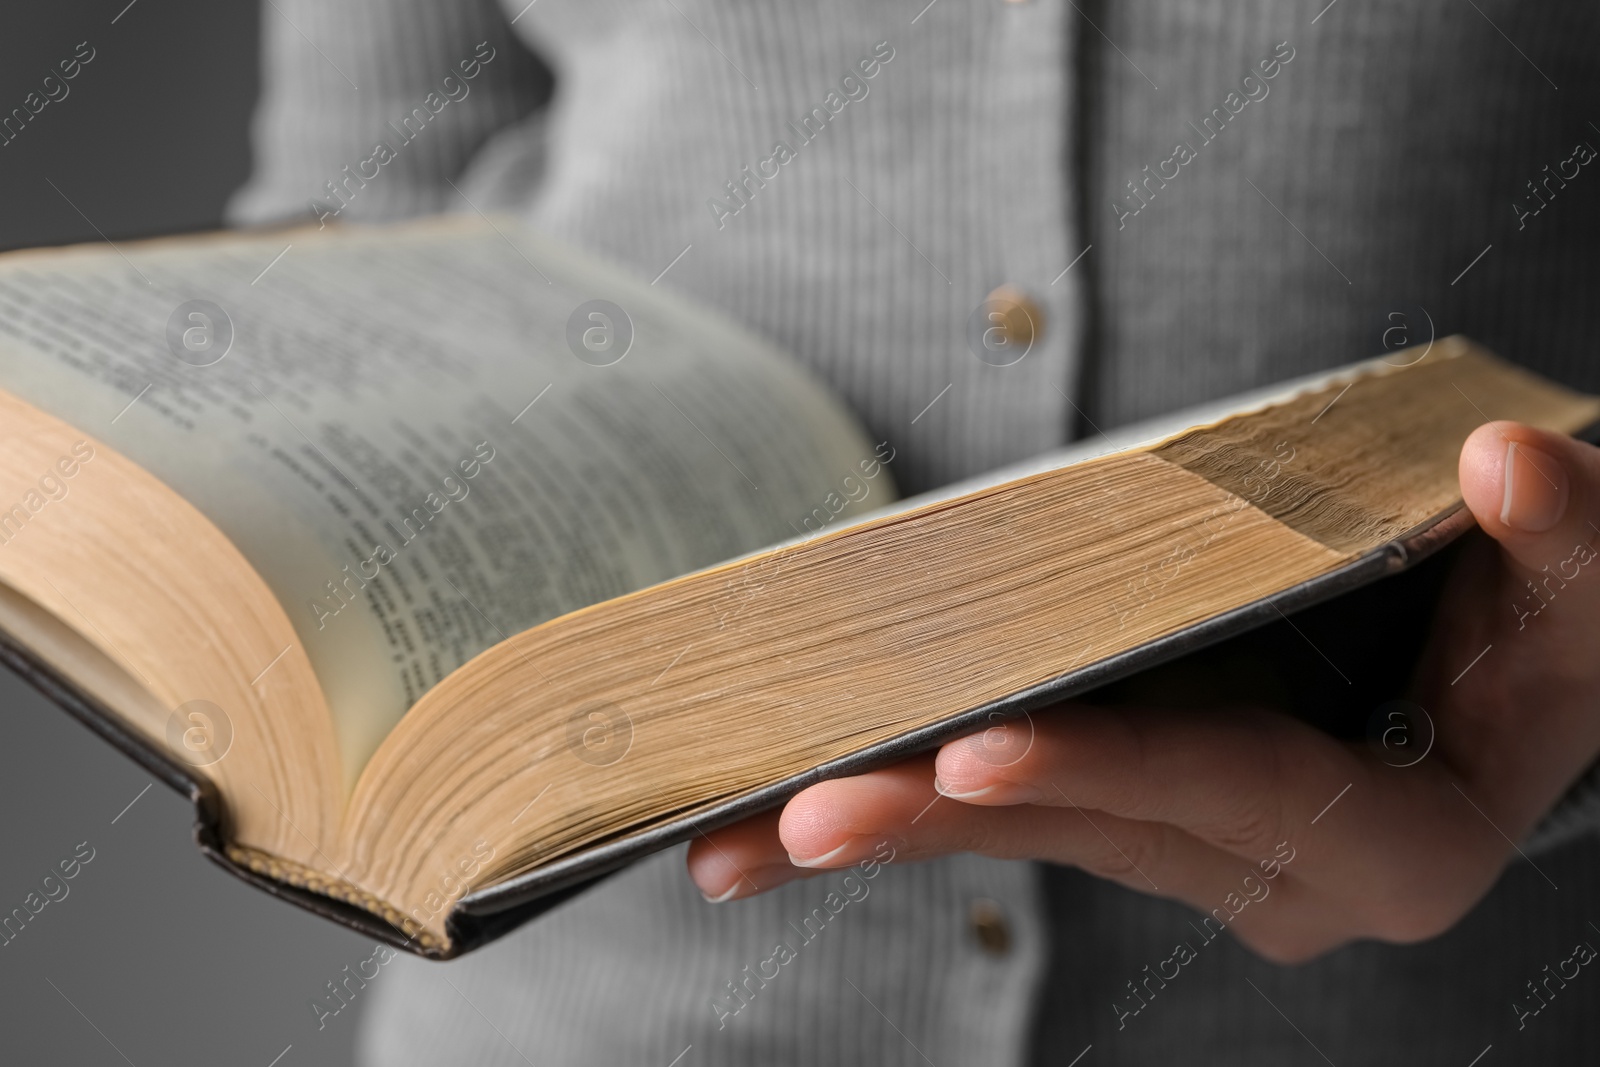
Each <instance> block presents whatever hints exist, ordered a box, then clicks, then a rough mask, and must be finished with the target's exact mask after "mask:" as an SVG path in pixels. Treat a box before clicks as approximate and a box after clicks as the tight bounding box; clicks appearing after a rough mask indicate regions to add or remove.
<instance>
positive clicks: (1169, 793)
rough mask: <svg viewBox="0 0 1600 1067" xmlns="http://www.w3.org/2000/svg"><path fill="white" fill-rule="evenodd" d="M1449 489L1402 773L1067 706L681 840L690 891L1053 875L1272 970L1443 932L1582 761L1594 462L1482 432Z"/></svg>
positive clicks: (1318, 747)
mask: <svg viewBox="0 0 1600 1067" xmlns="http://www.w3.org/2000/svg"><path fill="white" fill-rule="evenodd" d="M1460 478H1461V489H1462V496H1463V498H1464V499H1465V501H1466V503H1467V506H1468V507H1469V508H1470V509H1471V510H1472V513H1473V515H1474V516H1476V518H1477V520H1478V524H1479V525H1480V526H1481V527H1482V528H1483V530H1484V531H1485V532H1487V533H1488V535H1489V537H1488V538H1480V539H1478V540H1477V541H1475V542H1474V543H1472V544H1470V545H1468V546H1466V547H1467V551H1466V552H1465V553H1464V554H1463V556H1462V558H1461V560H1460V561H1459V563H1458V564H1457V566H1456V569H1455V571H1454V573H1453V574H1452V575H1451V577H1450V580H1449V582H1448V584H1447V587H1446V590H1445V593H1444V598H1443V601H1442V602H1441V604H1440V607H1439V610H1438V613H1437V618H1436V621H1435V624H1434V629H1433V632H1432V634H1431V635H1430V638H1429V642H1428V646H1427V649H1426V651H1425V652H1424V655H1423V657H1422V660H1421V662H1420V664H1419V666H1418V669H1417V674H1416V679H1415V682H1414V694H1413V695H1414V697H1415V699H1416V701H1417V702H1418V703H1419V704H1421V705H1422V706H1423V707H1424V708H1426V709H1427V711H1428V712H1429V714H1430V716H1431V718H1432V722H1433V725H1434V728H1435V730H1436V732H1437V737H1436V740H1435V743H1434V745H1433V748H1432V750H1431V752H1430V753H1429V755H1428V757H1427V758H1426V759H1423V760H1421V761H1420V762H1418V763H1416V764H1415V765H1413V766H1406V767H1398V768H1397V767H1393V766H1390V765H1388V764H1386V763H1385V762H1384V761H1383V760H1381V759H1380V758H1378V756H1377V755H1376V754H1375V753H1374V752H1373V751H1372V749H1371V747H1370V746H1369V745H1368V744H1367V743H1365V742H1344V741H1338V740H1335V739H1333V738H1331V737H1329V736H1328V735H1326V734H1324V733H1322V732H1320V731H1318V730H1316V729H1313V728H1312V727H1310V726H1307V725H1305V724H1303V723H1301V722H1299V721H1297V720H1295V719H1293V718H1290V717H1288V716H1287V715H1284V714H1281V713H1277V712H1273V711H1266V710H1255V709H1250V708H1240V709H1238V710H1234V711H1229V712H1224V713H1213V712H1205V713H1200V712H1195V711H1192V710H1190V711H1186V710H1180V709H1143V710H1140V709H1132V710H1130V709H1122V708H1119V709H1116V710H1110V709H1098V708H1094V707H1086V706H1081V705H1071V706H1066V707H1061V708H1058V709H1051V710H1050V711H1048V712H1044V713H1040V714H1036V715H1034V716H1033V717H1032V719H1031V722H1030V721H1028V720H1021V721H1014V722H1012V723H1010V724H1008V725H1005V726H999V727H995V728H994V729H991V730H988V731H986V732H985V733H983V734H978V735H973V736H970V737H965V738H961V739H959V740H956V741H952V742H950V743H948V744H946V745H945V746H944V747H943V748H941V749H940V750H939V751H938V752H937V753H936V754H929V755H925V756H921V757H918V758H914V759H911V760H907V761H906V762H904V763H900V764H898V765H896V766H893V767H889V768H887V769H884V770H881V771H876V772H873V773H870V774H863V775H859V776H856V777H852V778H842V779H836V780H833V781H827V782H822V783H820V784H818V785H814V786H812V787H810V788H809V789H806V790H804V791H803V792H801V793H800V794H798V795H797V796H795V797H794V798H793V799H791V800H790V801H789V803H788V805H787V806H786V807H784V808H783V809H782V811H781V812H769V813H766V814H764V815H760V816H756V817H754V818H751V819H749V820H746V821H744V822H742V823H739V824H736V825H734V826H730V827H727V828H725V829H723V830H720V831H718V832H717V833H715V834H712V835H710V837H709V838H705V839H702V840H699V841H696V842H695V843H694V845H693V846H691V848H690V850H689V872H690V876H691V877H692V878H693V879H694V881H695V883H696V884H697V885H698V886H699V887H700V889H701V891H702V892H703V893H705V894H706V896H707V897H708V898H710V899H713V900H729V899H736V898H739V897H744V896H750V895H753V894H755V893H757V892H761V891H765V890H767V889H771V888H773V887H774V886H777V885H780V884H782V883H784V882H787V881H790V880H792V879H794V878H798V877H805V876H808V875H814V874H818V873H823V872H825V871H826V870H828V869H830V868H837V867H844V866H849V865H851V864H853V863H857V862H860V861H861V860H863V859H866V858H867V857H869V856H871V855H872V854H873V853H874V850H875V849H876V848H877V847H878V846H879V845H880V844H881V843H882V842H883V841H885V840H888V841H889V842H890V843H891V844H892V845H893V847H894V848H895V850H896V859H897V860H910V859H927V858H931V857H935V856H940V855H945V854H948V853H955V852H977V853H981V854H983V855H986V856H993V857H997V858H1002V859H1029V860H1045V861H1048V862H1052V863H1061V864H1070V865H1072V866H1076V867H1079V868H1082V869H1083V870H1085V871H1088V872H1089V873H1091V874H1094V875H1098V876H1100V877H1103V878H1108V879H1110V880H1112V881H1114V882H1117V883H1119V884H1121V885H1124V886H1127V887H1128V888H1130V889H1136V890H1139V891H1141V892H1147V893H1152V894H1155V895H1158V896H1163V897H1170V898H1172V899H1175V900H1179V901H1182V902H1184V903H1186V904H1188V905H1190V906H1192V907H1194V908H1196V909H1198V910H1199V911H1200V912H1202V913H1205V914H1209V915H1214V916H1216V917H1217V918H1218V919H1219V921H1221V920H1226V921H1227V924H1228V925H1229V926H1230V927H1231V928H1232V929H1233V931H1234V933H1235V935H1236V936H1237V937H1238V938H1239V939H1240V940H1241V941H1243V942H1244V943H1245V944H1246V945H1248V946H1250V947H1251V948H1253V949H1254V950H1255V951H1257V952H1258V953H1260V954H1261V955H1263V956H1265V957H1267V958H1268V959H1272V960H1276V961H1281V962H1293V961H1301V960H1306V959H1309V958H1312V957H1314V956H1316V955H1318V954H1320V953H1322V952H1326V951H1328V950H1329V949H1332V948H1334V947H1337V946H1339V945H1341V944H1344V943H1345V942H1348V941H1351V940H1354V939H1357V938H1377V939H1380V940H1384V941H1393V942H1410V941H1417V940H1421V939H1424V938H1428V937H1432V936H1434V935H1436V934H1439V933H1441V932H1443V931H1444V930H1446V929H1448V928H1449V927H1450V926H1451V925H1453V924H1454V923H1455V922H1456V921H1457V920H1459V919H1460V918H1461V917H1462V916H1463V915H1465V914H1466V913H1467V911H1468V910H1469V909H1471V908H1472V907H1473V905H1474V904H1476V903H1477V901H1478V900H1479V899H1480V898H1482V896H1483V895H1484V894H1485V893H1486V892H1488V890H1489V888H1490V886H1491V885H1493V883H1494V881H1495V879H1496V878H1497V877H1498V875H1499V873H1500V871H1501V869H1502V868H1503V866H1504V865H1505V863H1506V862H1507V860H1508V859H1509V858H1510V856H1511V855H1512V852H1513V845H1512V844H1511V842H1512V841H1517V840H1520V839H1521V838H1522V837H1523V836H1524V835H1525V834H1526V833H1527V831H1528V830H1529V829H1531V828H1532V827H1533V826H1534V824H1535V823H1536V822H1537V821H1538V820H1539V818H1540V817H1541V816H1542V815H1543V814H1544V813H1545V812H1547V811H1548V810H1549V809H1550V808H1551V807H1552V806H1553V805H1554V803H1555V802H1556V801H1557V800H1558V799H1559V798H1560V796H1561V795H1562V793H1563V792H1564V791H1565V790H1566V789H1567V787H1568V786H1569V785H1570V784H1571V783H1572V782H1573V781H1574V780H1575V779H1576V778H1577V777H1578V776H1579V775H1580V774H1581V773H1582V772H1583V771H1584V770H1585V768H1587V767H1588V766H1589V765H1590V764H1591V763H1592V762H1593V761H1594V760H1595V758H1596V755H1597V753H1600V655H1597V654H1596V648H1597V645H1600V562H1593V561H1594V560H1595V556H1596V553H1597V551H1600V528H1597V527H1600V449H1595V448H1593V447H1591V446H1589V445H1586V444H1583V443H1581V442H1578V441H1574V440H1571V439H1569V438H1566V437H1562V436H1560V435H1555V434H1549V433H1544V432H1541V431H1538V430H1534V429H1531V428H1529V427H1526V426H1521V425H1519V424H1516V423H1509V422H1501V423H1491V424H1489V425H1486V426H1482V427H1479V428H1478V430H1477V431H1475V432H1474V433H1473V434H1472V436H1471V437H1470V438H1469V439H1468V441H1467V442H1466V444H1465V446H1464V447H1463V449H1462V452H1461V461H1460ZM1530 581H1531V582H1533V583H1535V584H1534V585H1529V584H1527V583H1528V582H1530ZM1536 587H1537V588H1536ZM1485 649H1488V651H1485ZM1269 894H1270V899H1269ZM1214 909H1215V910H1214Z"/></svg>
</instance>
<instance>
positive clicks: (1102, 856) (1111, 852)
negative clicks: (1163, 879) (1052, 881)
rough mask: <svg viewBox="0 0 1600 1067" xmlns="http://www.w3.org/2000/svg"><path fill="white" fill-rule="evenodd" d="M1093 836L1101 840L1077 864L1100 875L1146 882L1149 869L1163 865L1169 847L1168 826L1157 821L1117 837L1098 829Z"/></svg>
mask: <svg viewBox="0 0 1600 1067" xmlns="http://www.w3.org/2000/svg"><path fill="white" fill-rule="evenodd" d="M1094 840H1095V841H1096V842H1098V844H1097V845H1096V844H1091V847H1090V851H1089V852H1088V853H1087V854H1086V855H1085V856H1084V857H1083V858H1082V860H1081V861H1080V862H1079V864H1078V866H1079V867H1081V868H1083V870H1085V871H1087V872H1088V873H1089V874H1092V875H1095V876H1096V877H1098V878H1106V879H1109V880H1111V881H1114V882H1125V881H1130V880H1131V881H1134V882H1137V883H1138V884H1139V885H1144V884H1145V878H1146V877H1147V875H1148V872H1150V871H1152V870H1159V869H1160V868H1161V859H1162V855H1163V854H1164V853H1165V852H1166V848H1167V840H1166V832H1165V829H1164V828H1163V827H1160V826H1154V825H1151V826H1146V827H1141V828H1140V829H1139V832H1137V833H1132V834H1130V833H1121V834H1118V835H1117V838H1116V839H1113V838H1110V837H1104V836H1101V834H1099V833H1095V834H1094Z"/></svg>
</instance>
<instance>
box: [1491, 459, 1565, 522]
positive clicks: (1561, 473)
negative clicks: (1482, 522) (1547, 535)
mask: <svg viewBox="0 0 1600 1067" xmlns="http://www.w3.org/2000/svg"><path fill="white" fill-rule="evenodd" d="M1505 468H1506V469H1505V498H1504V499H1503V500H1502V501H1501V504H1500V521H1501V522H1503V523H1505V524H1506V525H1507V526H1509V527H1511V528H1512V529H1513V530H1521V531H1523V532H1525V533H1543V532H1544V531H1546V530H1548V529H1550V527H1552V526H1554V525H1555V524H1556V523H1558V522H1560V521H1561V516H1562V514H1563V513H1564V512H1565V511H1566V510H1567V495H1568V493H1569V492H1570V490H1571V484H1570V482H1569V481H1568V479H1567V472H1566V469H1565V468H1563V467H1562V466H1561V464H1560V463H1558V462H1556V459H1555V457H1553V456H1551V455H1550V454H1549V453H1547V452H1543V451H1541V450H1539V449H1537V448H1533V447H1530V446H1528V445H1523V444H1518V443H1517V442H1515V441H1508V442H1506V463H1505Z"/></svg>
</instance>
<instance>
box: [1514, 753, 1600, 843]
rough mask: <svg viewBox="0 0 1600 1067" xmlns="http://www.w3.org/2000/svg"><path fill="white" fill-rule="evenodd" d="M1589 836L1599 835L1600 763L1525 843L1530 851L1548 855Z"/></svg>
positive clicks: (1585, 773) (1588, 771) (1569, 791)
mask: <svg viewBox="0 0 1600 1067" xmlns="http://www.w3.org/2000/svg"><path fill="white" fill-rule="evenodd" d="M1589 834H1600V763H1595V764H1594V765H1593V766H1591V767H1590V768H1589V769H1588V770H1587V771H1585V772H1584V773H1583V777H1581V778H1579V779H1578V780H1577V781H1576V782H1575V783H1573V785H1572V788H1571V789H1568V790H1567V792H1566V795H1565V796H1563V797H1562V798H1561V800H1560V802H1559V803H1557V804H1556V806H1555V808H1554V809H1553V810H1551V812H1550V814H1548V815H1546V816H1545V817H1544V819H1543V820H1542V821H1540V823H1539V824H1538V825H1537V826H1535V827H1534V828H1533V831H1532V832H1531V833H1530V834H1528V838H1527V840H1526V841H1525V842H1524V844H1525V846H1526V851H1528V852H1547V851H1549V850H1550V849H1553V848H1557V847H1559V846H1561V845H1565V844H1567V843H1568V842H1571V841H1576V840H1577V839H1578V838H1580V837H1584V836H1586V835H1589Z"/></svg>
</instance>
